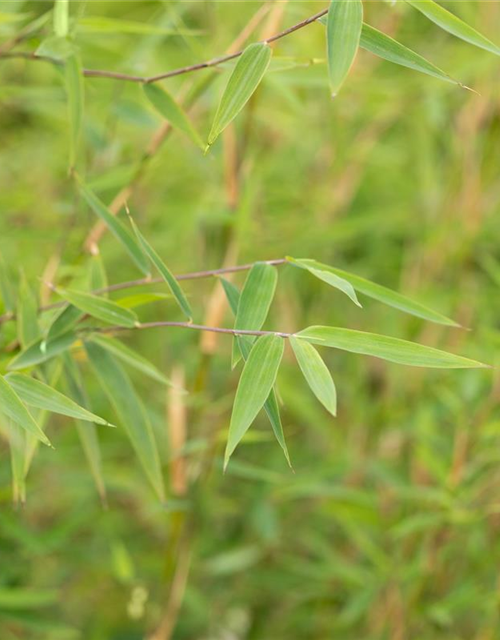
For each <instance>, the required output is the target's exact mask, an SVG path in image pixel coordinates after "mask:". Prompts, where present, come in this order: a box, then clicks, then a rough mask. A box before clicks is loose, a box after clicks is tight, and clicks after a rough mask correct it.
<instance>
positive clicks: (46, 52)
mask: <svg viewBox="0 0 500 640" xmlns="http://www.w3.org/2000/svg"><path fill="white" fill-rule="evenodd" d="M77 51H78V50H77V48H76V46H75V45H74V44H73V42H71V40H69V38H61V37H60V36H50V37H49V38H46V39H45V40H43V42H41V43H40V46H39V47H38V48H37V50H36V51H35V54H36V55H37V56H47V57H48V58H54V59H55V60H58V61H59V62H64V61H65V60H66V59H67V58H69V57H70V56H74V55H76V54H77Z"/></svg>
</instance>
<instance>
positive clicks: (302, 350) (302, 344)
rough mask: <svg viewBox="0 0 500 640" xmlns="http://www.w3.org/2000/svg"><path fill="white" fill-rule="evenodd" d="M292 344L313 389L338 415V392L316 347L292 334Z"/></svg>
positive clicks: (322, 401)
mask: <svg viewBox="0 0 500 640" xmlns="http://www.w3.org/2000/svg"><path fill="white" fill-rule="evenodd" d="M290 344H291V345H292V349H293V352H294V353H295V357H296V358H297V362H298V363H299V367H300V370H301V371H302V373H303V374H304V378H305V379H306V380H307V383H308V384H309V386H310V387H311V391H312V392H313V393H314V395H315V396H316V397H317V398H318V400H319V401H320V402H321V404H322V405H323V406H324V407H325V409H327V411H329V412H330V413H331V414H332V415H333V416H336V415H337V392H336V390H335V384H334V382H333V380H332V376H331V375H330V372H329V371H328V368H327V367H326V365H325V363H324V362H323V360H322V359H321V356H320V355H319V353H318V352H317V351H316V349H315V348H314V347H313V346H312V345H311V344H309V343H308V342H307V341H306V340H301V339H300V338H295V337H294V336H290Z"/></svg>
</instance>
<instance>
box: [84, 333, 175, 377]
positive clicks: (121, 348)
mask: <svg viewBox="0 0 500 640" xmlns="http://www.w3.org/2000/svg"><path fill="white" fill-rule="evenodd" d="M90 340H91V341H92V342H95V343H97V344H98V345H99V346H100V347H102V348H103V349H106V351H109V353H112V354H113V355H114V356H116V357H117V358H119V359H120V360H122V362H125V363H126V364H128V365H129V366H131V367H133V368H134V369H136V370H137V371H140V372H141V373H143V374H144V375H146V376H148V377H149V378H152V379H153V380H156V381H157V382H161V383H162V384H166V385H168V386H172V382H171V381H170V380H169V379H168V378H167V377H166V376H164V375H163V373H162V372H161V371H160V370H159V369H157V368H156V367H155V366H154V364H153V363H152V362H150V361H149V360H146V358H143V357H142V356H141V355H139V354H138V353H137V352H136V351H133V350H132V349H130V348H129V347H126V346H125V345H124V344H123V342H120V341H119V340H115V339H114V338H108V337H106V338H105V337H103V336H98V335H93V336H91V338H90Z"/></svg>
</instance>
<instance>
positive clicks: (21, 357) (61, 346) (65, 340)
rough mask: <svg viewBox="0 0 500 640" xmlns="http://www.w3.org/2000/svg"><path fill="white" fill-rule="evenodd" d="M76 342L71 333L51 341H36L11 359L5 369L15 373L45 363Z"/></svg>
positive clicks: (74, 336)
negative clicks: (17, 370)
mask: <svg viewBox="0 0 500 640" xmlns="http://www.w3.org/2000/svg"><path fill="white" fill-rule="evenodd" d="M76 340H77V337H76V335H75V334H74V333H73V332H68V333H64V334H63V335H60V336H57V337H56V338H52V339H51V340H37V341H36V342H34V343H33V344H31V345H30V346H29V347H27V348H26V349H24V350H23V351H21V353H19V354H18V355H17V356H16V357H15V358H13V359H12V360H11V361H10V362H9V366H8V367H7V368H8V369H10V370H11V371H15V370H16V369H25V368H26V367H32V366H34V365H37V364H41V363H42V362H46V361H47V360H50V359H51V358H53V357H54V356H57V355H59V354H61V353H63V352H64V351H67V350H68V349H69V348H70V347H71V346H72V345H73V344H74V343H75V342H76Z"/></svg>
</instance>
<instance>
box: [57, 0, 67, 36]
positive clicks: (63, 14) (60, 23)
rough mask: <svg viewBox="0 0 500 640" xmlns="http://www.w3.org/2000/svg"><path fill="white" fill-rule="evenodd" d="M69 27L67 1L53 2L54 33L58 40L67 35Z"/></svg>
mask: <svg viewBox="0 0 500 640" xmlns="http://www.w3.org/2000/svg"><path fill="white" fill-rule="evenodd" d="M68 27H69V0H55V1H54V33H55V34H56V36H58V37H59V38H65V37H66V36H67V35H68Z"/></svg>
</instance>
